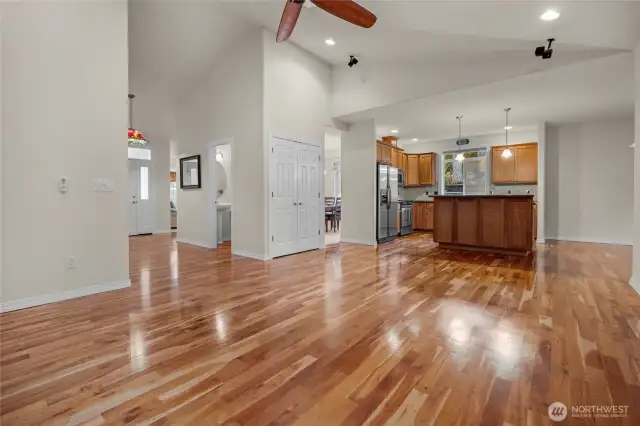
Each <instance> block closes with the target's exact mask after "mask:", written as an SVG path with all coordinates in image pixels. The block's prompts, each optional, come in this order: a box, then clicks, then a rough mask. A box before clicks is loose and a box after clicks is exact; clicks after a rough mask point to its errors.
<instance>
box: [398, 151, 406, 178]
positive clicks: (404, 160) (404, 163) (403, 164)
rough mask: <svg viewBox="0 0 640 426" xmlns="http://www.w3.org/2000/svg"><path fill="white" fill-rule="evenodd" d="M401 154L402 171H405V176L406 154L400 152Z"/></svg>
mask: <svg viewBox="0 0 640 426" xmlns="http://www.w3.org/2000/svg"><path fill="white" fill-rule="evenodd" d="M400 155H401V156H402V171H403V172H405V174H404V178H405V179H406V178H407V154H405V153H404V152H403V153H402V154H400Z"/></svg>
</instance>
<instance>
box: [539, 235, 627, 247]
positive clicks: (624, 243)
mask: <svg viewBox="0 0 640 426" xmlns="http://www.w3.org/2000/svg"><path fill="white" fill-rule="evenodd" d="M547 240H558V241H573V242H576V243H595V244H616V245H621V246H631V245H633V243H632V242H631V240H606V239H602V238H580V237H547Z"/></svg>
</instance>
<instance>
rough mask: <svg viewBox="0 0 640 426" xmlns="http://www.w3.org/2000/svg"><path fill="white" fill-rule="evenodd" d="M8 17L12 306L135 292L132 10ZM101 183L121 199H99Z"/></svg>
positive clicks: (36, 6) (122, 4)
mask: <svg viewBox="0 0 640 426" xmlns="http://www.w3.org/2000/svg"><path fill="white" fill-rule="evenodd" d="M0 15H1V16H2V55H3V61H2V62H3V69H2V72H3V74H2V89H3V93H2V105H3V106H4V108H3V111H2V114H3V117H2V122H3V127H2V140H3V157H2V173H3V174H4V175H5V176H12V179H11V180H10V183H9V181H7V180H4V181H3V188H2V198H3V200H2V207H3V215H4V216H3V218H2V219H3V230H4V233H3V235H2V237H3V241H2V244H3V248H4V249H3V253H2V254H3V262H2V263H3V266H4V269H3V271H2V273H3V277H2V278H3V294H2V301H3V302H4V303H6V302H7V301H17V300H23V299H25V298H32V297H37V296H43V295H47V294H48V295H57V296H60V294H61V293H63V292H65V291H71V292H74V293H63V297H69V296H70V295H73V294H77V293H78V292H79V293H82V292H88V291H96V288H95V287H90V286H95V285H101V284H106V283H112V287H116V286H126V285H129V243H128V224H127V219H128V217H127V201H128V200H127V196H126V194H127V191H126V188H127V160H126V158H127V143H126V139H125V129H126V126H127V92H128V91H127V63H128V53H127V3H126V1H124V0H110V1H92V2H11V3H2V4H1V5H0ZM80 58H81V59H80ZM78 61H80V62H78ZM7 105H10V108H7ZM69 153H73V154H74V155H69ZM25 160H28V161H26V162H25ZM25 164H26V165H28V166H27V167H26V168H25ZM61 176H65V177H67V178H68V179H69V190H68V192H67V193H66V194H61V193H59V192H58V187H57V182H58V178H59V177H61ZM99 177H100V178H108V179H111V180H113V183H114V187H115V191H114V192H107V193H105V192H94V191H93V182H94V179H95V178H99ZM70 255H74V256H75V257H76V259H77V268H75V269H67V264H68V263H67V262H68V258H69V256H70ZM34 265H37V267H34ZM104 288H105V287H101V288H100V289H104ZM55 297H56V296H50V297H49V298H48V299H47V298H46V297H44V298H42V297H41V298H39V299H37V300H31V301H27V302H25V304H30V303H42V302H43V301H47V300H52V299H55ZM15 306H16V305H12V306H11V305H9V306H8V305H6V304H4V308H5V309H11V308H12V307H15Z"/></svg>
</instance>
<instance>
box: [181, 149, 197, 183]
mask: <svg viewBox="0 0 640 426" xmlns="http://www.w3.org/2000/svg"><path fill="white" fill-rule="evenodd" d="M180 188H182V189H196V188H202V178H201V172H200V156H199V155H192V156H191V157H185V158H181V159H180Z"/></svg>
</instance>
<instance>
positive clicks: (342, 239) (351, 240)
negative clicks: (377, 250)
mask: <svg viewBox="0 0 640 426" xmlns="http://www.w3.org/2000/svg"><path fill="white" fill-rule="evenodd" d="M340 242H341V243H349V244H361V245H364V246H375V245H377V243H375V242H371V241H366V240H362V239H359V238H345V237H343V236H340Z"/></svg>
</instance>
